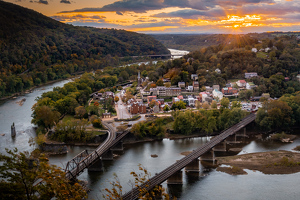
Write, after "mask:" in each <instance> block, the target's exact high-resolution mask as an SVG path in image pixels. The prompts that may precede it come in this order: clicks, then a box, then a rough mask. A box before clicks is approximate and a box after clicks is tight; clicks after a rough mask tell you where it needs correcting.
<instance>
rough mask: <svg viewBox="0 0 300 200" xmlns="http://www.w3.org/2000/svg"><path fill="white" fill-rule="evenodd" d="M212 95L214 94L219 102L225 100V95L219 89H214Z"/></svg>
mask: <svg viewBox="0 0 300 200" xmlns="http://www.w3.org/2000/svg"><path fill="white" fill-rule="evenodd" d="M212 94H213V97H214V98H215V99H217V98H218V99H219V100H221V99H223V93H222V92H220V91H219V90H217V89H214V90H213V92H212Z"/></svg>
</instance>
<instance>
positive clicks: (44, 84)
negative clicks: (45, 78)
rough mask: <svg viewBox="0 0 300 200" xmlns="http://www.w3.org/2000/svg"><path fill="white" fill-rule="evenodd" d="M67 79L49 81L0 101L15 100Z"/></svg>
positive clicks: (2, 98)
mask: <svg viewBox="0 0 300 200" xmlns="http://www.w3.org/2000/svg"><path fill="white" fill-rule="evenodd" d="M76 76H78V75H76ZM76 76H70V77H69V78H67V79H72V78H76ZM67 79H57V80H53V81H49V82H47V83H43V84H41V85H38V86H33V87H31V88H29V89H27V90H25V91H23V92H16V93H14V94H12V95H10V96H6V97H1V98H0V101H6V100H9V99H12V98H14V97H18V96H23V95H25V94H28V93H31V92H32V91H33V90H34V89H37V88H41V87H45V86H47V85H51V84H53V83H57V82H60V81H64V80H67Z"/></svg>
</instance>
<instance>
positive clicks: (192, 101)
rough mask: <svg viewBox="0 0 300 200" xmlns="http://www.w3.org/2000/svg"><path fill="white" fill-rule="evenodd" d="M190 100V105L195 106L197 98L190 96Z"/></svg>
mask: <svg viewBox="0 0 300 200" xmlns="http://www.w3.org/2000/svg"><path fill="white" fill-rule="evenodd" d="M188 102H189V106H190V107H195V102H196V99H195V98H193V97H188Z"/></svg>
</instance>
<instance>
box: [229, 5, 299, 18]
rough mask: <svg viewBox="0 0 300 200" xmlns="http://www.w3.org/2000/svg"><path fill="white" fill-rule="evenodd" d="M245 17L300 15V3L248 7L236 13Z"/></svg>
mask: <svg viewBox="0 0 300 200" xmlns="http://www.w3.org/2000/svg"><path fill="white" fill-rule="evenodd" d="M235 12H236V13H240V14H243V15H246V14H249V15H251V14H253V15H254V14H260V15H280V16H283V15H287V14H293V13H300V5H299V3H298V2H297V3H293V2H284V3H277V4H270V5H247V6H243V7H242V8H240V9H238V10H236V11H235Z"/></svg>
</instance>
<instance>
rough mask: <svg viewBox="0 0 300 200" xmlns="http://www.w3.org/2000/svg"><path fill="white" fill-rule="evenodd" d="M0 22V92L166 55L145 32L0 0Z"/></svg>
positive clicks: (1, 94)
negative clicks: (81, 23) (69, 20)
mask: <svg viewBox="0 0 300 200" xmlns="http://www.w3.org/2000/svg"><path fill="white" fill-rule="evenodd" d="M0 27H1V28H0V52H1V54H0V97H1V96H6V95H8V94H10V93H14V92H20V91H22V90H24V89H27V88H29V87H30V86H33V85H39V84H40V83H43V82H47V81H51V80H55V79H59V78H63V76H65V75H66V74H72V73H74V72H78V71H87V70H94V69H99V68H103V67H106V66H114V65H118V64H120V62H119V58H120V57H127V56H142V55H156V54H169V50H168V49H167V48H166V47H165V46H163V45H162V44H161V43H160V42H159V41H157V40H155V39H154V38H153V37H151V36H149V35H145V34H139V33H135V32H129V31H125V30H116V29H98V28H92V27H76V26H73V25H69V24H64V23H61V22H58V21H56V20H54V19H51V18H49V17H47V16H44V15H42V14H40V13H38V12H36V11H33V10H30V9H27V8H24V7H21V6H18V5H15V4H12V3H7V2H4V1H1V0H0ZM24 72H29V73H26V76H25V75H23V74H22V73H24Z"/></svg>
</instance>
